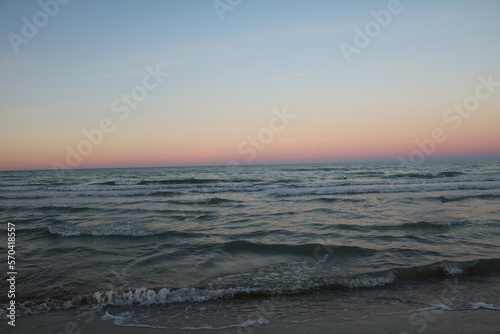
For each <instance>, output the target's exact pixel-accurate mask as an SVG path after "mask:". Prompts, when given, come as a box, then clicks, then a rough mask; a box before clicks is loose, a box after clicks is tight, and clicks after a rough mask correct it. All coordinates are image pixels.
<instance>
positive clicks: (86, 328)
mask: <svg viewBox="0 0 500 334" xmlns="http://www.w3.org/2000/svg"><path fill="white" fill-rule="evenodd" d="M410 316H411V314H397V315H375V316H370V317H367V318H366V319H353V320H349V319H345V320H343V319H339V318H337V317H332V318H330V319H328V318H324V319H320V320H307V322H302V321H296V322H295V321H293V320H291V319H283V320H281V321H276V322H273V323H271V324H267V325H261V326H252V327H245V328H229V329H220V330H209V329H200V330H188V329H186V330H170V329H169V330H167V329H154V328H138V327H121V326H116V325H114V324H113V321H112V320H98V319H96V320H95V321H91V322H90V323H86V322H85V321H78V319H75V318H74V313H73V312H72V311H52V312H49V313H46V314H43V315H38V316H28V317H23V318H20V319H18V320H17V321H16V327H15V329H14V328H13V327H12V326H9V325H7V322H6V321H2V322H1V323H0V331H1V332H2V333H13V334H14V333H16V334H20V333H23V334H39V333H57V334H60V333H67V334H70V333H71V334H77V333H78V334H80V333H81V334H83V333H110V334H113V333H124V334H135V333H153V334H154V333H178V334H187V333H255V334H260V333H262V334H268V333H285V332H286V333H289V334H293V333H394V334H400V333H401V334H403V333H405V334H406V333H428V334H432V333H499V332H500V321H499V320H498V319H499V313H498V311H493V310H483V309H481V310H470V311H445V312H443V313H442V314H440V315H439V316H438V317H436V319H435V320H434V321H432V322H429V323H428V324H427V326H426V327H423V326H422V324H421V323H420V324H419V325H418V326H412V325H411V324H410V323H409V318H410Z"/></svg>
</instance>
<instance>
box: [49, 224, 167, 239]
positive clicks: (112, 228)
mask: <svg viewBox="0 0 500 334" xmlns="http://www.w3.org/2000/svg"><path fill="white" fill-rule="evenodd" d="M49 232H50V233H51V234H55V235H60V236H62V237H76V236H85V235H88V236H132V237H143V236H149V235H155V234H158V232H153V231H147V230H144V229H140V228H137V224H136V223H134V222H130V221H129V222H126V223H115V224H110V225H105V226H99V227H96V228H73V229H71V228H63V227H56V226H49Z"/></svg>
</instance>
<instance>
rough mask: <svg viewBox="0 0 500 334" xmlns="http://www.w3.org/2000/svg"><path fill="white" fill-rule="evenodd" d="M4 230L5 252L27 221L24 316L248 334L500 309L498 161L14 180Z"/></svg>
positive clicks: (5, 198)
mask: <svg viewBox="0 0 500 334" xmlns="http://www.w3.org/2000/svg"><path fill="white" fill-rule="evenodd" d="M0 222H1V224H2V226H3V227H2V229H1V230H2V231H3V232H2V234H3V236H2V240H3V242H4V243H5V244H4V245H5V246H6V241H7V233H8V232H7V224H8V223H11V224H12V225H11V226H15V233H16V238H15V270H16V273H17V275H16V285H15V290H16V293H15V302H16V307H17V308H16V312H17V313H16V315H17V318H18V321H29V318H30V317H32V316H35V315H40V314H45V313H47V312H54V311H56V310H73V311H74V312H76V314H78V317H79V318H78V321H86V322H87V321H88V322H91V321H101V320H113V321H114V323H115V324H116V325H117V326H134V327H146V328H166V329H185V330H187V331H203V330H208V329H219V330H224V331H225V332H227V333H236V332H238V333H240V332H243V329H245V330H248V329H250V328H253V327H255V326H265V325H266V324H269V323H272V322H275V321H289V322H294V321H295V322H297V321H304V322H305V321H310V320H312V319H320V318H321V317H322V316H323V315H326V314H329V315H330V316H331V315H332V314H338V315H339V317H340V318H342V319H352V318H356V317H359V318H360V319H361V318H366V317H369V316H370V315H372V314H380V313H384V312H385V313H398V312H406V313H408V314H410V313H412V312H413V313H415V312H421V314H422V315H425V314H424V313H422V312H430V311H435V312H434V313H432V314H428V313H427V315H428V316H427V317H426V318H425V319H427V321H431V320H432V319H431V320H429V319H430V318H429V317H431V318H432V317H434V318H435V317H438V316H439V312H442V311H444V310H469V309H470V310H473V309H479V308H486V309H492V310H500V162H499V161H494V160H490V161H429V162H424V163H421V164H408V165H404V164H401V163H398V162H370V163H336V164H294V165H252V166H242V165H240V166H209V167H166V168H156V167H155V168H119V169H79V170H65V171H53V170H45V171H4V172H0ZM2 249H3V252H4V255H2V257H3V258H4V260H6V259H7V252H8V249H7V247H4V246H2ZM3 263H4V264H3V265H2V268H3V270H2V276H3V278H2V283H1V290H2V291H1V293H0V303H1V304H2V310H1V311H0V317H1V318H3V319H8V317H7V316H8V311H7V310H6V308H7V306H8V305H9V303H10V300H11V298H9V297H8V294H7V291H8V290H9V285H8V282H7V279H8V278H9V275H8V274H7V272H9V269H8V268H7V263H6V261H3ZM422 319H424V318H422ZM417 320H418V319H417ZM421 325H422V323H421V322H418V321H416V319H413V322H412V319H411V318H410V319H409V324H408V332H412V331H413V332H417V331H418V330H420V329H421V327H419V326H421ZM247 332H248V331H247Z"/></svg>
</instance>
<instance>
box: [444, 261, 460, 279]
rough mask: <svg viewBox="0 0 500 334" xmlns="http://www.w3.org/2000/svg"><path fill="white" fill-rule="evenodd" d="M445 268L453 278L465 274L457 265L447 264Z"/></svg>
mask: <svg viewBox="0 0 500 334" xmlns="http://www.w3.org/2000/svg"><path fill="white" fill-rule="evenodd" d="M443 267H444V270H445V271H446V272H447V273H448V274H450V275H453V276H457V275H461V274H463V273H464V270H463V269H462V268H460V266H458V265H456V264H449V263H445V264H444V266H443Z"/></svg>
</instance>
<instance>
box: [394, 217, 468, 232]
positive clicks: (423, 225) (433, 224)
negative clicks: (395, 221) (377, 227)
mask: <svg viewBox="0 0 500 334" xmlns="http://www.w3.org/2000/svg"><path fill="white" fill-rule="evenodd" d="M471 224H472V222H471V221H470V220H467V219H463V220H449V221H419V222H416V223H404V224H401V225H398V226H397V227H399V228H403V229H411V230H413V229H442V228H450V227H458V226H466V225H471Z"/></svg>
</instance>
